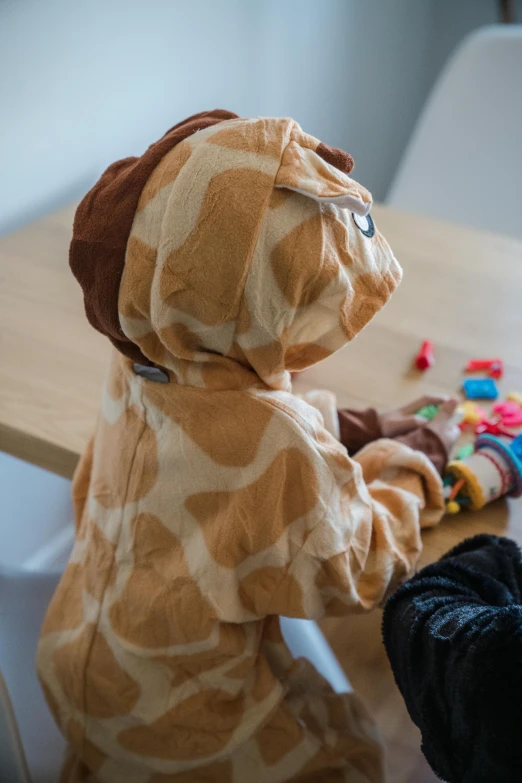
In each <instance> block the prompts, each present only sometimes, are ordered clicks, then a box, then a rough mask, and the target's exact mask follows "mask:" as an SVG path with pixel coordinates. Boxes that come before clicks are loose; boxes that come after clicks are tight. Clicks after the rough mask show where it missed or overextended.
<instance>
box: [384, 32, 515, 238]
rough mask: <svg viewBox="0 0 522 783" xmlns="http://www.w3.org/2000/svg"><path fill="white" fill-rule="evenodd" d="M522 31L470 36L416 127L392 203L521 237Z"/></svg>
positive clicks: (392, 191) (390, 196)
mask: <svg viewBox="0 0 522 783" xmlns="http://www.w3.org/2000/svg"><path fill="white" fill-rule="evenodd" d="M521 138H522V25H493V26H491V27H485V28H483V29H481V30H479V31H478V32H476V33H473V34H471V35H470V36H469V37H467V38H466V39H465V40H464V42H463V43H462V44H461V45H460V46H459V47H458V49H457V50H456V51H455V53H454V54H453V55H452V57H451V58H450V59H449V61H448V63H447V64H446V66H445V68H444V69H443V71H442V74H441V75H440V77H439V79H438V81H437V83H436V85H435V87H434V88H433V90H432V93H431V95H430V96H429V98H428V101H427V103H426V106H425V108H424V110H423V112H422V114H421V116H420V119H419V120H418V122H417V125H416V127H415V129H414V132H413V135H412V137H411V139H410V142H409V144H408V147H407V149H406V152H405V154H404V157H403V159H402V161H401V163H400V165H399V168H398V170H397V173H396V175H395V179H394V181H393V183H392V186H391V188H390V191H389V193H388V197H387V202H388V203H389V204H391V205H393V206H395V207H399V208H401V209H405V210H408V211H411V212H420V213H424V214H428V215H432V216H434V217H439V218H442V219H445V220H452V221H455V222H458V223H464V224H467V225H470V226H474V227H477V228H482V229H486V230H488V231H494V232H498V233H505V234H510V235H513V236H517V237H520V238H522V196H521V183H522V143H521Z"/></svg>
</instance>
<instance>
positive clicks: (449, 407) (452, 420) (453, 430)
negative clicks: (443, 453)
mask: <svg viewBox="0 0 522 783" xmlns="http://www.w3.org/2000/svg"><path fill="white" fill-rule="evenodd" d="M456 407H457V400H453V399H448V400H446V402H443V403H442V405H441V406H440V409H439V411H438V413H437V415H436V416H435V418H434V419H433V420H432V421H430V422H429V424H427V425H426V427H427V429H429V430H432V432H434V433H435V434H436V435H437V436H438V437H439V438H440V440H441V441H442V443H443V444H444V446H445V447H446V449H447V451H448V454H449V453H450V452H451V450H452V448H453V446H454V445H455V443H456V442H457V440H458V439H459V436H460V429H459V426H458V424H457V418H456V416H455V409H456Z"/></svg>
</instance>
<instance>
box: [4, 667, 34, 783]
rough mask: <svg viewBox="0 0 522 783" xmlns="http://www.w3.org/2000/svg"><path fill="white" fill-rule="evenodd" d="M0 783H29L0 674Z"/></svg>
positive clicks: (16, 727)
mask: <svg viewBox="0 0 522 783" xmlns="http://www.w3.org/2000/svg"><path fill="white" fill-rule="evenodd" d="M0 763H1V767H0V783H30V777H29V769H28V767H27V761H26V758H25V753H24V749H23V747H22V740H21V739H20V732H19V731H18V724H17V722H16V716H15V714H14V710H13V705H12V703H11V699H10V698H9V693H8V691H7V686H6V684H5V680H4V678H3V677H2V674H1V672H0Z"/></svg>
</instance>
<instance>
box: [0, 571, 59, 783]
mask: <svg viewBox="0 0 522 783" xmlns="http://www.w3.org/2000/svg"><path fill="white" fill-rule="evenodd" d="M59 578H60V574H59V573H50V572H40V573H38V572H30V571H23V570H11V569H8V568H5V567H1V568H0V671H1V672H2V675H3V678H4V679H5V684H6V685H7V690H8V691H9V696H10V700H8V699H6V694H7V691H6V690H4V691H2V696H3V697H2V696H0V713H2V716H1V717H0V727H1V728H0V735H1V737H2V739H1V740H0V759H1V764H0V768H1V772H0V783H19V781H20V782H21V783H28V780H29V778H28V777H20V775H21V774H22V771H23V764H22V762H21V761H20V758H22V759H23V754H22V756H20V752H21V751H20V746H19V744H17V740H16V736H17V733H16V730H15V728H13V726H14V727H16V724H15V723H13V718H12V714H10V709H9V707H10V703H12V711H13V713H14V715H15V716H16V722H17V723H18V729H19V735H20V738H21V742H22V745H23V748H24V751H25V757H26V759H27V767H28V769H29V773H30V780H31V781H32V783H56V781H57V780H58V778H59V772H60V766H61V762H62V758H63V752H64V748H65V742H64V739H63V737H62V735H61V734H60V732H59V731H58V728H57V727H56V725H55V723H54V720H53V718H52V715H51V713H50V712H49V709H48V707H47V704H46V702H45V699H44V697H43V693H42V691H41V688H40V685H39V683H38V679H37V676H36V671H35V653H36V645H37V641H38V636H39V633H40V626H41V624H42V620H43V616H44V613H45V610H46V609H47V606H48V605H49V602H50V600H51V597H52V595H53V593H54V591H55V589H56V585H57V584H58V580H59ZM9 738H10V740H9ZM8 741H9V746H8V745H7V744H6V747H10V748H11V751H10V752H11V760H12V762H13V764H14V761H15V760H16V759H18V762H17V763H18V773H17V774H18V775H19V777H15V775H14V772H13V773H12V777H9V776H7V777H6V778H5V780H4V777H2V775H5V774H7V773H5V772H4V766H5V764H4V755H3V748H4V745H3V743H7V742H8ZM6 752H7V751H6ZM25 774H27V769H26V770H25Z"/></svg>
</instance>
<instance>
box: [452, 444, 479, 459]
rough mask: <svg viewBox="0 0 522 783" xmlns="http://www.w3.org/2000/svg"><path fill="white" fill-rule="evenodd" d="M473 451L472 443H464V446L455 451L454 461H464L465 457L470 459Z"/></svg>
mask: <svg viewBox="0 0 522 783" xmlns="http://www.w3.org/2000/svg"><path fill="white" fill-rule="evenodd" d="M474 451H475V446H474V445H473V443H466V445H465V446H461V447H460V449H459V450H458V451H457V456H456V457H455V459H466V457H470V456H471V455H472V454H473V452H474Z"/></svg>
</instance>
